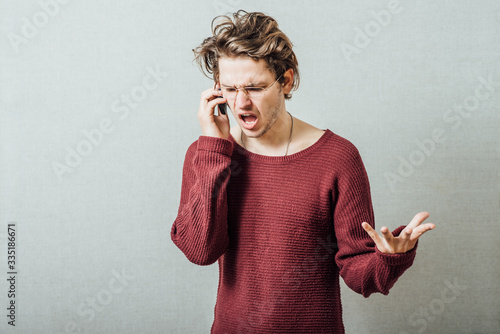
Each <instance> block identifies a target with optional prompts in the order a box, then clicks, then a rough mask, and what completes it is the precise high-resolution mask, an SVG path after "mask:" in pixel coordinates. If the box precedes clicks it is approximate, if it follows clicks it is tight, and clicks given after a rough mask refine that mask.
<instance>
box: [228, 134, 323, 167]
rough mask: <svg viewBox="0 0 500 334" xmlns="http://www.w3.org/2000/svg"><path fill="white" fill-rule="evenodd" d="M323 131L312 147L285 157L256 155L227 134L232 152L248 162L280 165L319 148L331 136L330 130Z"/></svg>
mask: <svg viewBox="0 0 500 334" xmlns="http://www.w3.org/2000/svg"><path fill="white" fill-rule="evenodd" d="M322 130H323V131H325V132H324V133H323V134H322V135H321V137H320V138H319V139H318V140H316V141H315V142H314V143H313V144H312V145H310V146H309V147H306V148H305V149H303V150H301V151H298V152H295V153H293V154H290V155H286V156H272V155H263V154H257V153H253V152H250V151H248V150H247V149H246V148H244V147H243V146H241V145H240V144H238V143H237V142H236V141H235V140H234V138H233V136H232V135H231V134H229V140H231V142H233V146H234V150H236V151H237V152H238V153H239V154H241V155H243V156H246V157H248V158H249V159H250V160H256V161H262V162H269V163H281V162H288V161H292V160H295V159H299V158H301V157H303V156H304V155H307V154H309V153H310V152H311V151H314V150H315V149H316V148H318V147H319V146H321V145H322V144H323V143H324V142H325V141H326V140H327V139H328V138H329V137H330V136H331V135H333V132H332V131H330V129H322Z"/></svg>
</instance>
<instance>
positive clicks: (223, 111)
mask: <svg viewBox="0 0 500 334" xmlns="http://www.w3.org/2000/svg"><path fill="white" fill-rule="evenodd" d="M220 91H221V89H220V88H219V92H220ZM217 98H220V99H223V98H224V97H222V96H217ZM217 107H218V108H219V112H220V113H221V114H222V115H225V114H226V111H227V103H221V104H218V105H217Z"/></svg>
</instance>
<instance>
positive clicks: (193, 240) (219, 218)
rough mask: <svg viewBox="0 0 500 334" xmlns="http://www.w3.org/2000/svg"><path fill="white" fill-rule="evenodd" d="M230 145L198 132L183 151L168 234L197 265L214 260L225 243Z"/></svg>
mask: <svg viewBox="0 0 500 334" xmlns="http://www.w3.org/2000/svg"><path fill="white" fill-rule="evenodd" d="M232 149H233V144H232V142H231V141H230V140H226V139H222V138H216V137H210V136H200V137H199V139H198V140H197V141H195V142H194V143H193V144H191V146H190V147H189V148H188V150H187V152H186V156H185V160H184V166H183V172H182V188H181V199H180V205H179V210H178V214H177V218H176V219H175V221H174V223H173V225H172V229H171V232H170V234H171V238H172V241H173V242H174V244H175V245H176V246H177V247H178V248H179V249H180V250H181V251H182V252H183V253H184V255H186V257H187V258H188V259H189V261H191V262H193V263H195V264H198V265H209V264H212V263H214V262H215V261H217V259H218V258H219V257H220V256H221V255H222V254H224V252H225V251H226V248H227V245H228V243H229V237H228V233H227V213H228V208H227V192H226V190H227V184H228V182H229V178H230V174H231V169H230V165H231V153H232Z"/></svg>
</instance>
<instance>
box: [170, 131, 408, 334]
mask: <svg viewBox="0 0 500 334" xmlns="http://www.w3.org/2000/svg"><path fill="white" fill-rule="evenodd" d="M363 221H366V222H368V223H370V224H371V225H372V226H374V215H373V209H372V203H371V197H370V187H369V182H368V177H367V174H366V171H365V168H364V165H363V162H362V160H361V157H360V155H359V152H358V150H357V149H356V147H355V146H354V145H353V144H352V143H351V142H349V141H348V140H346V139H344V138H342V137H340V136H338V135H336V134H334V133H333V132H332V131H330V130H328V129H327V130H326V131H325V133H324V134H323V135H322V137H321V138H320V139H319V140H318V141H316V142H315V143H314V144H313V145H311V146H310V147H308V148H306V149H304V150H302V151H300V152H297V153H295V154H291V155H288V156H284V157H283V156H279V157H278V156H264V155H259V154H255V153H252V152H250V151H247V150H246V149H244V148H243V147H241V146H239V145H238V144H237V143H236V142H235V141H234V139H233V137H231V136H230V137H229V139H221V138H215V137H209V136H200V137H199V138H198V140H196V141H195V142H194V143H192V144H191V146H189V148H188V150H187V153H186V156H185V161H184V167H183V176H182V190H181V199H180V206H179V211H178V215H177V218H176V219H175V221H174V223H173V226H172V229H171V237H172V240H173V242H174V243H175V245H177V247H179V249H180V250H181V251H182V252H183V253H184V254H185V256H186V257H187V258H188V259H189V260H190V261H191V262H193V263H195V264H198V265H209V264H212V263H214V262H215V261H218V264H219V287H218V292H217V302H216V305H215V317H214V322H213V325H212V329H211V333H228V334H233V333H259V334H263V333H287V334H291V333H315V334H316V333H344V325H343V322H342V305H341V301H340V286H339V274H340V276H342V278H343V279H344V282H345V283H346V284H347V286H349V287H350V288H351V289H352V290H354V291H356V292H357V293H360V294H362V295H363V296H364V297H368V296H369V295H370V294H372V293H374V292H380V293H382V294H384V295H386V294H388V293H389V289H390V288H391V287H392V286H393V285H394V283H395V282H396V280H397V279H398V278H399V277H400V276H401V275H402V274H403V272H404V271H405V270H406V269H407V268H408V267H410V266H411V264H412V263H413V259H414V257H415V251H416V247H415V248H414V249H412V250H411V251H409V252H407V253H403V254H383V253H381V252H380V251H379V250H378V249H377V248H376V247H375V244H374V242H373V241H372V239H371V238H370V237H369V236H368V234H367V233H366V232H365V231H364V230H363V228H362V227H361V223H362V222H363ZM403 228H404V226H400V227H399V228H398V229H396V230H395V231H394V232H393V234H394V235H399V232H400V231H401V230H402V229H403Z"/></svg>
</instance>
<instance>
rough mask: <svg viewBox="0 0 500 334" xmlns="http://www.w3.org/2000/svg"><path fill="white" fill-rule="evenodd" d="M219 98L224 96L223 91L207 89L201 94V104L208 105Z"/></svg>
mask: <svg viewBox="0 0 500 334" xmlns="http://www.w3.org/2000/svg"><path fill="white" fill-rule="evenodd" d="M218 96H222V92H221V91H218V90H216V89H213V88H210V89H207V90H205V91H203V92H202V93H201V102H202V103H207V102H209V101H212V100H213V99H216V98H217V97H218Z"/></svg>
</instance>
